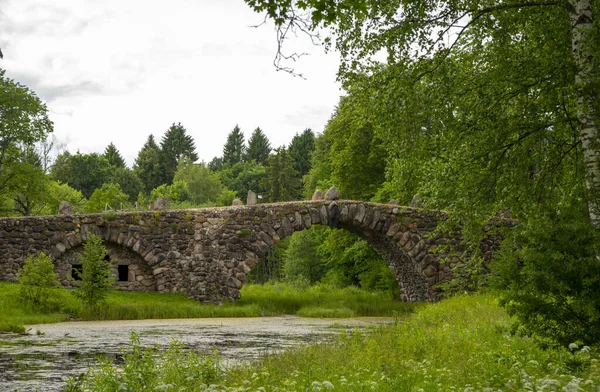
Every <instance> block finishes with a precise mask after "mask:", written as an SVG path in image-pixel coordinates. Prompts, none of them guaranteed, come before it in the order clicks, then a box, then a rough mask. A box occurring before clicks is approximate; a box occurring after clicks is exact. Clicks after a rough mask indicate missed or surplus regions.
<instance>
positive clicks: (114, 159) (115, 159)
mask: <svg viewBox="0 0 600 392" xmlns="http://www.w3.org/2000/svg"><path fill="white" fill-rule="evenodd" d="M102 156H103V157H104V158H106V160H107V161H108V163H109V164H110V165H111V166H113V167H115V168H122V169H124V168H125V167H126V165H125V159H123V157H122V156H121V153H120V152H119V150H117V147H115V145H114V144H113V143H112V142H111V143H110V144H109V145H108V146H106V149H105V150H104V154H102Z"/></svg>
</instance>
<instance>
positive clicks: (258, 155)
mask: <svg viewBox="0 0 600 392" xmlns="http://www.w3.org/2000/svg"><path fill="white" fill-rule="evenodd" d="M270 153H271V143H270V142H269V139H268V138H267V136H266V135H265V134H264V132H263V131H262V130H261V129H260V128H256V129H255V130H254V132H252V136H251V137H250V139H249V140H248V148H247V149H246V155H245V158H244V160H245V161H251V160H254V161H256V162H258V163H261V164H263V165H264V164H265V163H266V162H267V158H268V157H269V154H270Z"/></svg>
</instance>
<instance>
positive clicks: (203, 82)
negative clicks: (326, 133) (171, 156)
mask: <svg viewBox="0 0 600 392" xmlns="http://www.w3.org/2000/svg"><path fill="white" fill-rule="evenodd" d="M262 21H263V17H262V16H261V15H259V14H255V13H253V12H252V11H251V10H250V9H249V7H248V6H247V5H246V4H245V3H244V2H243V0H170V1H157V0H102V1H98V0H51V1H48V0H0V48H1V49H2V51H3V53H4V60H0V68H3V69H5V70H6V76H8V77H10V78H12V79H15V80H16V81H18V82H20V83H22V84H24V85H26V86H28V87H30V88H31V89H33V90H34V91H35V92H36V93H37V94H38V96H39V97H40V98H42V99H43V100H44V101H45V102H46V104H47V106H48V110H49V112H50V117H51V119H52V121H54V134H55V136H56V137H57V138H58V140H59V141H61V142H63V143H66V145H67V149H68V150H69V151H71V152H76V151H77V150H79V151H80V152H82V153H88V152H99V153H102V152H103V151H104V148H105V147H106V146H107V145H108V144H109V143H110V142H113V143H115V145H116V146H117V148H118V149H119V151H120V152H121V154H122V155H123V157H124V158H125V159H126V161H127V164H128V165H129V166H132V165H133V162H134V159H135V157H136V156H137V153H138V152H139V150H140V149H141V147H142V145H143V144H144V142H145V140H146V139H147V137H148V135H149V134H151V133H152V134H153V135H154V136H155V137H156V139H157V140H158V141H160V139H161V138H162V136H163V134H164V132H165V131H166V130H167V129H168V128H169V126H170V125H171V124H172V123H173V122H181V123H182V125H183V126H185V128H186V129H187V131H188V134H190V135H191V136H192V137H193V138H194V140H195V142H196V150H197V152H198V154H199V156H200V159H201V160H204V161H206V162H209V161H210V160H211V159H212V158H213V157H215V156H220V155H221V153H222V149H223V144H224V143H225V140H226V138H227V134H228V133H229V132H230V131H231V130H232V129H233V127H234V126H235V125H236V124H239V126H240V128H241V129H242V131H243V132H244V134H245V136H246V139H247V138H249V137H250V135H251V133H252V131H253V130H254V129H255V128H256V127H260V128H261V129H262V130H263V131H264V132H265V133H266V135H267V136H268V137H269V139H270V140H271V145H272V146H273V147H277V146H280V145H283V144H288V143H289V142H290V141H291V139H292V137H293V136H294V134H295V133H296V132H298V133H300V132H302V131H303V130H304V129H305V128H312V129H313V131H315V133H317V132H322V131H323V128H324V126H325V124H326V122H327V120H328V119H329V117H330V116H331V113H332V111H333V109H334V107H335V105H336V104H337V102H338V99H339V96H340V95H341V90H340V87H339V84H337V83H336V82H335V74H336V71H337V66H338V63H339V57H338V56H337V54H336V53H329V54H325V53H324V52H323V49H322V48H320V47H315V46H312V45H311V44H310V42H309V41H308V40H307V39H306V38H303V37H298V39H294V40H291V41H289V42H288V44H289V46H288V48H289V51H298V52H302V51H309V52H310V56H306V57H303V58H302V59H301V60H299V61H298V62H297V63H296V64H294V67H295V69H297V70H298V71H299V72H302V73H303V74H304V75H305V77H306V78H307V80H303V79H301V78H298V77H293V76H291V75H289V74H287V73H285V72H277V71H276V69H275V68H274V66H273V64H272V62H273V57H274V55H275V53H276V42H275V31H274V29H273V27H272V25H267V26H262V27H259V28H252V27H250V26H253V25H257V24H260V23H261V22H262Z"/></svg>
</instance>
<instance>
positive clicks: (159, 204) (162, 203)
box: [150, 197, 169, 211]
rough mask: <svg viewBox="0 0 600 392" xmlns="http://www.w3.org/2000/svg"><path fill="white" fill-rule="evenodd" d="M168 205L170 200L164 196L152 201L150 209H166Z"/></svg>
mask: <svg viewBox="0 0 600 392" xmlns="http://www.w3.org/2000/svg"><path fill="white" fill-rule="evenodd" d="M168 205H169V202H168V201H167V200H166V199H163V198H162V197H159V198H158V199H156V200H155V201H154V203H152V204H151V205H150V209H151V210H152V211H161V210H166V209H167V206H168Z"/></svg>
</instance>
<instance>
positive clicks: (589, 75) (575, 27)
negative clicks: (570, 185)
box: [569, 0, 600, 229]
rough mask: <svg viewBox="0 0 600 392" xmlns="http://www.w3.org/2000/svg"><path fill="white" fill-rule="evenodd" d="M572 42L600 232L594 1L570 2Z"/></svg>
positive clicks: (591, 203)
mask: <svg viewBox="0 0 600 392" xmlns="http://www.w3.org/2000/svg"><path fill="white" fill-rule="evenodd" d="M569 14H570V18H571V24H572V32H571V43H572V52H573V59H574V60H575V65H576V67H577V72H576V74H575V83H576V86H577V117H578V120H579V134H580V139H581V147H582V152H583V161H584V166H585V174H586V188H587V193H588V209H589V216H590V220H591V222H592V225H593V226H594V227H595V228H596V229H600V140H599V139H598V119H597V105H598V102H599V101H598V70H597V69H596V67H597V66H598V59H597V58H598V57H599V56H600V54H599V53H597V52H596V50H595V48H596V41H597V40H598V37H597V36H596V34H597V33H596V32H595V31H594V15H593V11H592V0H569Z"/></svg>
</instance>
